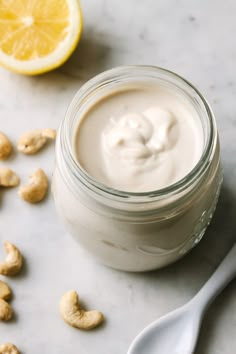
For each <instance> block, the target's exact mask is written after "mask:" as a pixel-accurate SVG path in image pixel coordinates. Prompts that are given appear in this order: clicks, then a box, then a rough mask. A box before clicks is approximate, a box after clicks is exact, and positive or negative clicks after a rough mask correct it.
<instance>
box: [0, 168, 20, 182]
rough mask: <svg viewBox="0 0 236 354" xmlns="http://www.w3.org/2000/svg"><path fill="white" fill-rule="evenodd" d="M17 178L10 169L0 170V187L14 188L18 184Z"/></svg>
mask: <svg viewBox="0 0 236 354" xmlns="http://www.w3.org/2000/svg"><path fill="white" fill-rule="evenodd" d="M19 182H20V179H19V177H18V176H17V175H16V174H15V172H13V171H12V170H10V168H6V167H1V168H0V187H15V186H17V185H18V184H19Z"/></svg>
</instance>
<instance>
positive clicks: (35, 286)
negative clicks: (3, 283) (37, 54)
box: [0, 0, 236, 354]
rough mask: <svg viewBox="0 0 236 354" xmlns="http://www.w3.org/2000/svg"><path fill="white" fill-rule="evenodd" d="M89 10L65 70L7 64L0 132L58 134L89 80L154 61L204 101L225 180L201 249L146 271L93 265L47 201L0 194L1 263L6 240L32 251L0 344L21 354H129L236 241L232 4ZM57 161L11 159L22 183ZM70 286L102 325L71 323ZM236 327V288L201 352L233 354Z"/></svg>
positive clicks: (221, 305) (103, 4)
mask: <svg viewBox="0 0 236 354" xmlns="http://www.w3.org/2000/svg"><path fill="white" fill-rule="evenodd" d="M82 8H83V12H84V34H83V38H82V42H81V44H80V45H79V48H78V49H77V50H76V52H75V54H74V55H73V57H72V58H71V59H70V60H69V61H68V62H67V64H65V65H64V66H63V67H62V68H60V69H59V70H57V71H55V72H52V73H50V74H47V75H43V76H39V77H35V78H30V77H23V76H19V75H15V74H12V73H9V72H7V71H5V70H3V69H0V129H1V130H3V131H5V132H6V133H7V134H9V136H10V137H11V138H12V140H13V141H14V142H16V140H17V137H18V136H19V134H21V133H22V132H25V130H27V129H31V128H35V127H44V126H51V127H57V126H58V124H59V122H60V121H61V119H62V118H63V116H64V113H65V110H66V108H67V106H68V104H69V102H70V100H71V99H72V97H73V95H74V93H75V92H76V90H77V89H78V88H79V87H80V85H81V84H82V82H83V81H85V80H87V79H88V78H90V77H91V76H93V75H94V74H96V73H99V72H101V71H103V70H104V69H107V68H111V67H114V66H117V65H121V64H135V63H143V64H155V65H159V66H163V67H166V68H169V69H171V70H174V71H177V72H178V73H180V74H182V75H183V76H185V77H186V78H188V79H189V80H190V81H192V82H193V83H195V84H196V85H197V86H198V87H199V88H200V90H201V91H202V92H203V93H204V94H205V95H206V97H207V98H208V100H209V102H210V104H211V105H212V107H213V110H214V112H215V114H216V117H217V121H218V127H219V132H220V138H221V144H222V159H223V165H224V170H225V180H224V185H223V190H222V194H221V197H220V202H219V206H218V209H217V212H216V214H215V217H214V220H213V222H212V224H211V226H210V228H209V229H208V231H207V234H206V236H205V238H204V240H202V242H201V243H200V245H199V246H198V247H197V248H196V249H194V250H193V251H192V252H191V253H190V254H189V255H187V256H186V257H185V258H184V259H183V260H182V261H179V262H178V263H176V264H174V265H172V266H170V267H168V268H166V269H163V270H160V271H157V272H152V273H146V274H145V273H144V274H130V273H123V272H118V271H114V270H111V269H108V268H106V267H104V266H102V265H100V264H97V263H95V262H94V261H93V259H91V258H90V257H89V256H87V255H86V254H85V253H84V251H83V250H81V249H80V248H79V246H77V244H76V243H75V242H74V241H73V239H72V238H71V237H70V236H69V235H67V234H66V233H65V231H64V228H63V226H62V225H61V223H60V221H59V220H58V218H57V215H56V213H55V210H54V205H53V200H52V198H51V196H50V197H49V198H47V200H46V201H45V202H44V203H42V204H41V205H37V206H31V205H27V204H26V203H24V202H22V201H21V200H19V199H18V197H17V196H16V190H15V189H13V190H11V191H1V200H0V202H1V204H0V215H1V216H0V242H1V247H0V257H1V258H3V257H4V252H3V249H2V245H3V241H4V240H5V239H9V240H10V241H12V242H15V243H16V244H17V245H19V247H20V249H21V250H22V252H23V253H24V256H25V267H24V270H23V272H22V274H21V275H20V276H17V277H15V278H12V279H10V280H9V283H10V285H11V286H12V289H13V291H14V299H13V301H12V306H13V308H14V310H15V314H16V315H15V319H14V320H13V321H12V322H10V323H8V324H5V323H0V340H1V342H3V341H12V342H14V343H15V344H16V345H18V346H19V348H20V349H21V350H22V353H23V354H29V353H31V354H32V353H33V354H41V353H44V354H47V353H50V354H51V353H55V354H65V353H79V354H125V353H126V351H127V348H128V346H129V343H130V342H131V340H132V339H133V337H134V336H135V335H136V334H137V333H138V332H139V331H140V330H141V329H142V328H143V327H144V326H145V325H147V324H148V323H149V322H151V321H152V320H154V319H156V318H157V317H159V316H160V315H162V314H164V313H166V312H167V311H169V310H171V309H174V308H175V307H177V306H179V305H181V304H183V303H184V302H186V301H187V300H188V299H190V298H191V297H192V296H193V295H194V294H195V293H196V292H197V290H198V289H199V288H200V287H201V286H202V284H203V283H204V282H205V281H206V280H207V279H208V277H209V276H210V275H211V274H212V272H213V270H214V269H215V267H216V266H217V264H218V263H219V262H220V260H221V259H222V258H223V256H224V255H225V254H226V252H227V251H228V249H229V248H230V247H231V245H232V244H233V242H234V239H235V229H236V217H235V210H236V167H235V166H236V164H235V153H236V144H235V137H236V135H235V133H236V99H235V95H236V61H235V58H236V44H235V39H234V37H235V35H234V34H235V32H236V21H235V12H236V3H235V1H234V0H227V1H224V2H222V1H220V0H208V1H204V0H194V1H188V0H179V1H176V0H159V1H156V0H146V1H137V0H127V1H125V2H124V1H120V0H103V1H102V0H96V1H92V0H82ZM53 160H54V156H53V147H52V146H50V147H48V148H46V149H45V150H44V151H43V152H42V153H41V154H39V155H38V156H37V157H36V156H35V157H29V156H28V157H25V156H22V155H18V154H14V155H13V156H12V158H11V159H10V160H9V161H7V162H6V163H4V164H5V165H9V166H12V167H13V168H14V169H16V170H17V171H18V172H19V174H20V176H21V178H22V181H23V182H26V180H27V175H28V174H29V173H30V172H31V171H32V170H33V169H35V168H37V167H38V166H41V167H42V168H44V169H45V170H46V171H47V173H48V174H49V175H50V174H51V173H52V170H53ZM70 288H74V289H76V290H78V292H79V293H80V295H81V298H82V299H83V300H84V303H85V304H86V306H87V307H88V308H96V309H99V310H101V311H103V312H104V314H105V316H106V323H105V325H104V326H103V327H101V328H100V329H98V330H97V331H94V332H88V333H84V332H80V331H78V330H75V329H73V328H70V327H69V326H67V325H66V324H64V323H63V321H62V320H61V319H60V317H59V313H58V301H59V299H60V297H61V295H62V294H63V293H64V292H65V291H66V290H68V289H70ZM235 330H236V282H234V283H232V284H231V285H230V286H229V287H228V288H227V290H225V292H224V293H223V294H222V295H221V296H220V297H219V298H218V299H217V300H216V302H215V303H214V304H213V305H212V307H211V309H210V310H209V312H208V313H207V317H206V320H205V322H204V325H203V328H202V331H201V336H200V341H199V345H198V347H197V350H196V354H233V353H234V352H235V349H233V348H235V347H236V336H235ZM163 354H167V353H163ZM168 354H171V353H168Z"/></svg>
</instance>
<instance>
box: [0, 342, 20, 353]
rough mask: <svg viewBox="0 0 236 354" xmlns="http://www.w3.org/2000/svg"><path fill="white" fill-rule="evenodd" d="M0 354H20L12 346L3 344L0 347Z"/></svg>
mask: <svg viewBox="0 0 236 354" xmlns="http://www.w3.org/2000/svg"><path fill="white" fill-rule="evenodd" d="M0 354H20V352H19V350H18V349H17V347H16V346H15V345H14V344H12V343H4V344H1V345H0Z"/></svg>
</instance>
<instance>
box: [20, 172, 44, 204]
mask: <svg viewBox="0 0 236 354" xmlns="http://www.w3.org/2000/svg"><path fill="white" fill-rule="evenodd" d="M47 190H48V178H47V176H46V175H45V173H44V172H43V170H41V168H39V169H38V170H37V171H35V172H34V173H33V174H32V175H31V176H30V183H29V184H28V185H25V186H22V187H20V188H19V191H18V194H19V196H20V197H21V198H22V199H24V200H25V201H26V202H29V203H38V202H40V201H41V200H42V199H43V198H44V197H45V195H46V193H47Z"/></svg>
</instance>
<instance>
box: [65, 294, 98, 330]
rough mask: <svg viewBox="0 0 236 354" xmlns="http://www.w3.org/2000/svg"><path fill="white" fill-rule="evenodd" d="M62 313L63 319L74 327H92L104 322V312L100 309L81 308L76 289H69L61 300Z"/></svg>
mask: <svg viewBox="0 0 236 354" xmlns="http://www.w3.org/2000/svg"><path fill="white" fill-rule="evenodd" d="M60 314H61V316H62V318H63V320H64V321H65V322H66V323H68V324H69V325H70V326H72V327H76V328H79V329H92V328H95V327H97V326H98V325H99V324H100V323H102V322H103V319H104V318H103V314H102V313H101V312H98V311H85V310H82V309H81V308H80V305H79V296H78V294H77V293H76V291H73V290H71V291H68V292H67V293H65V294H64V295H63V296H62V298H61V301H60Z"/></svg>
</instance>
